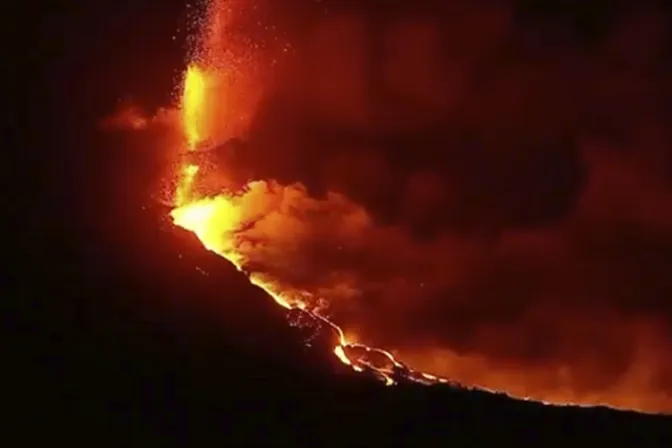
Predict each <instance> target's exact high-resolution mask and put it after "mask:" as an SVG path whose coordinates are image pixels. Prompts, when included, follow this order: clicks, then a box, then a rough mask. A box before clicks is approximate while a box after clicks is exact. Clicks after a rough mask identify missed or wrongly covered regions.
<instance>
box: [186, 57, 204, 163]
mask: <svg viewBox="0 0 672 448" xmlns="http://www.w3.org/2000/svg"><path fill="white" fill-rule="evenodd" d="M205 95H206V80H205V72H204V71H202V70H199V69H197V68H196V67H193V66H190V67H189V68H188V69H187V73H186V75H185V76H184V90H183V94H182V123H183V128H184V133H185V137H186V140H187V145H188V148H189V150H190V151H194V150H195V149H196V145H197V144H198V143H200V142H201V141H203V134H204V132H205V129H204V127H205V126H204V125H205V122H204V119H205V112H206V111H205V110H204V106H205Z"/></svg>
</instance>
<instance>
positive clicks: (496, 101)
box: [204, 1, 672, 411]
mask: <svg viewBox="0 0 672 448" xmlns="http://www.w3.org/2000/svg"><path fill="white" fill-rule="evenodd" d="M287 3H288V4H289V3H297V5H294V6H295V7H294V6H292V7H291V8H290V6H288V5H285V6H284V7H283V9H282V10H281V9H279V8H277V9H276V8H271V6H266V7H265V9H264V8H261V9H263V10H264V11H265V12H264V13H263V14H265V15H264V16H263V17H262V16H260V17H256V16H254V18H255V20H252V19H251V18H250V17H251V16H253V15H254V14H253V13H252V12H251V13H250V14H251V16H250V17H247V19H246V21H245V22H244V23H241V24H239V25H238V28H236V27H233V28H232V29H234V30H235V32H236V33H241V34H243V35H245V36H248V41H245V42H244V44H240V45H241V48H243V47H244V48H245V51H244V52H242V53H241V54H245V55H250V54H251V55H252V56H245V57H238V56H236V58H237V59H236V60H239V61H244V63H242V66H243V67H252V68H250V69H249V70H247V69H244V70H241V75H240V76H238V75H231V80H230V82H229V83H228V84H227V86H228V87H227V88H228V89H229V90H230V91H235V92H237V95H238V96H237V97H236V98H248V99H249V101H248V102H241V101H242V100H241V101H237V102H236V101H234V102H233V103H231V102H229V103H227V102H226V98H225V97H226V95H225V94H222V96H221V97H220V96H218V95H217V94H213V96H212V98H213V101H220V100H221V107H222V108H227V111H226V113H224V112H218V113H216V114H214V115H213V120H214V121H213V123H214V124H213V125H212V126H214V127H215V128H217V129H219V127H220V126H221V129H224V128H225V127H226V126H228V125H229V123H230V122H231V120H230V118H228V117H229V116H231V114H236V116H240V117H242V116H244V117H249V119H246V121H245V122H244V123H245V124H244V126H242V127H241V128H239V129H237V130H236V132H235V134H236V136H238V137H240V138H242V139H243V140H244V141H245V143H244V149H241V150H238V151H237V152H236V153H235V157H233V156H232V154H231V152H230V151H220V152H219V153H217V151H215V152H213V153H212V154H210V155H209V156H208V157H210V158H211V162H212V163H211V171H212V172H215V173H216V172H218V168H217V167H219V169H220V172H221V170H226V171H227V172H228V171H238V172H245V173H248V174H246V176H245V177H246V179H245V181H246V180H249V179H261V180H257V181H256V182H254V183H252V184H251V185H250V186H249V189H248V191H247V192H246V193H245V194H244V195H243V196H241V197H240V198H239V199H238V201H240V203H241V204H242V205H241V210H244V211H245V212H244V213H245V219H244V221H245V222H246V223H248V224H247V225H246V226H245V227H244V228H243V229H241V230H239V231H238V232H237V233H236V236H237V238H236V249H237V251H238V252H239V253H241V254H242V255H243V258H244V259H245V260H246V269H247V270H249V271H252V272H257V273H260V274H263V275H264V276H267V277H268V278H272V279H274V281H276V282H278V283H279V284H282V285H283V288H285V289H289V290H301V291H308V292H310V293H311V294H313V296H314V297H317V298H319V299H320V301H319V304H316V306H320V307H323V308H324V309H325V310H326V311H325V313H328V314H329V315H330V316H331V317H333V320H334V321H335V322H338V323H339V325H342V327H343V329H344V331H345V332H346V334H348V336H349V337H350V338H352V339H354V340H361V341H363V342H366V343H367V344H369V345H374V346H380V347H384V348H385V349H388V350H390V351H392V352H393V353H395V355H398V357H399V358H400V359H401V360H403V361H405V362H407V363H408V364H409V365H411V366H412V367H413V368H416V369H421V370H425V371H428V372H431V373H434V374H439V375H442V376H444V377H447V378H451V379H454V380H457V381H460V382H463V383H465V384H477V385H482V386H485V387H488V388H492V389H497V390H503V391H506V392H510V393H513V394H516V395H523V396H532V397H534V398H540V399H544V400H551V401H559V402H581V403H608V404H612V405H616V406H622V407H629V408H637V409H646V410H667V411H670V410H672V356H671V355H670V353H672V300H671V297H672V277H671V276H669V273H670V269H671V268H672V159H671V157H672V149H671V148H672V146H671V145H670V143H671V142H670V137H671V135H670V131H669V126H668V125H666V123H668V121H669V117H670V110H669V104H672V103H670V101H669V100H670V85H669V80H670V79H671V78H670V75H671V74H672V73H671V70H670V67H669V66H665V64H664V61H665V60H666V58H665V54H668V55H669V51H670V45H669V33H668V32H667V31H666V25H667V23H668V22H669V16H666V15H664V14H663V11H660V10H659V9H656V8H654V7H648V6H647V7H644V6H641V7H639V8H638V9H636V10H624V9H618V8H616V7H615V6H613V7H612V10H610V11H608V12H609V14H607V11H606V10H605V11H604V13H603V14H601V15H597V14H595V15H591V14H590V11H588V10H587V9H586V10H582V11H569V10H568V9H567V10H564V9H562V8H560V7H558V11H556V14H555V15H554V16H553V17H549V16H543V15H541V14H538V13H537V12H535V11H534V10H533V9H532V8H526V7H522V6H518V7H513V6H510V5H509V6H507V7H503V6H501V5H502V3H496V4H495V3H488V2H466V3H467V4H469V5H472V6H469V7H466V6H464V7H463V6H459V7H458V6H450V7H447V6H437V5H430V4H429V3H427V2H425V3H427V4H426V5H425V4H421V5H415V4H413V5H408V4H407V5H404V6H396V5H393V4H389V5H388V6H387V7H385V8H384V9H385V12H384V13H382V12H381V7H380V5H379V4H378V3H379V2H374V1H368V2H329V1H323V2H299V1H297V2H287ZM415 3H418V2H415ZM453 3H454V4H455V5H457V4H458V3H460V2H457V3H456V2H453ZM556 3H558V5H560V4H561V3H562V2H556ZM284 4H285V2H283V5H284ZM477 4H478V6H476V5H477ZM493 5H496V6H493ZM255 11H256V10H255ZM561 12H564V15H563V14H561ZM255 14H262V13H260V12H255ZM271 18H272V19H271ZM232 26H233V25H232ZM232 32H234V31H232ZM215 34H216V33H215ZM219 38H221V36H220V37H219ZM215 40H216V39H215ZM216 42H219V41H217V40H216ZM234 42H238V41H235V40H234ZM250 42H262V43H264V44H263V45H261V44H258V45H257V44H255V45H256V46H255V45H251V44H250ZM210 48H212V47H210ZM227 48H228V51H233V50H231V47H230V46H229V47H227ZM251 48H252V49H251ZM243 73H244V74H245V75H246V76H247V77H246V76H243V75H242V74H243ZM237 83H238V84H237ZM236 86H238V87H236ZM255 86H256V87H255ZM262 86H263V87H262ZM257 87H258V88H257ZM251 91H254V95H253V97H249V96H248V97H246V95H245V94H246V92H251ZM227 114H228V115H227ZM225 115H226V117H225ZM243 128H244V130H243V131H241V130H240V129H243ZM212 134H213V135H215V136H216V138H215V140H223V139H225V138H223V137H224V136H226V137H230V135H225V134H226V133H225V132H215V131H213V132H212ZM204 176H206V177H207V173H206V174H204ZM247 178H249V179H247ZM204 179H205V178H204ZM204 182H205V180H204ZM227 230H228V229H227Z"/></svg>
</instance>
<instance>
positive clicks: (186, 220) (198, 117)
mask: <svg viewBox="0 0 672 448" xmlns="http://www.w3.org/2000/svg"><path fill="white" fill-rule="evenodd" d="M206 86H207V73H206V71H205V70H203V69H201V68H199V67H197V66H195V65H191V66H189V67H188V69H187V72H186V74H185V79H184V87H183V93H182V104H181V114H182V128H183V132H184V139H185V142H186V145H187V150H188V151H189V152H194V151H196V150H197V147H198V145H199V144H201V143H203V142H204V141H205V135H206V131H205V129H204V123H205V121H204V119H205V114H204V111H203V102H204V99H205V95H206V92H205V89H206ZM198 171H199V166H198V165H197V164H192V163H184V164H183V165H182V167H181V169H180V173H179V178H178V182H177V188H176V192H175V205H176V207H175V208H174V209H173V210H172V212H171V216H172V218H173V222H174V223H175V224H176V225H178V226H180V227H182V228H184V229H186V230H189V231H191V232H193V233H194V234H196V236H198V238H199V239H200V241H201V242H202V243H203V245H204V246H205V248H207V249H208V250H210V251H212V252H214V253H216V254H218V255H220V256H222V257H224V258H226V259H227V260H229V261H230V262H231V263H233V264H234V265H235V266H236V268H237V269H238V270H240V271H243V272H244V268H245V263H246V261H247V260H245V257H244V256H243V254H241V253H239V252H238V251H236V245H235V239H236V231H237V230H238V229H240V228H241V227H243V226H244V225H245V224H246V223H247V219H246V215H247V211H246V210H245V208H244V204H243V203H242V201H241V199H242V197H243V196H244V195H245V194H248V192H250V191H254V189H255V187H257V186H258V183H255V182H251V183H250V184H248V186H247V190H246V191H244V192H243V193H241V194H226V193H222V194H220V195H218V196H215V197H199V196H198V192H197V191H195V188H194V179H195V176H196V175H197V174H198ZM248 277H249V279H250V282H251V283H252V284H254V285H256V286H258V287H260V288H262V289H263V290H264V291H266V292H267V293H268V294H269V295H270V296H271V297H272V298H273V299H274V300H275V302H276V303H277V304H278V305H280V306H282V307H284V308H286V309H288V310H292V309H295V310H296V309H298V310H301V311H302V312H304V313H306V314H307V315H308V316H310V317H311V318H312V319H314V320H316V321H319V322H321V323H323V324H325V325H327V326H328V327H330V328H331V329H332V330H333V331H334V332H335V333H336V334H337V335H338V345H336V347H335V348H334V354H335V355H336V356H337V357H338V359H339V360H340V361H341V362H342V363H344V364H346V365H348V366H351V367H352V368H353V369H354V370H356V371H358V372H362V371H364V370H369V371H370V372H372V373H373V374H374V375H376V376H377V377H379V378H380V379H382V380H383V381H385V384H387V385H393V384H395V383H396V379H395V378H397V379H399V378H404V379H407V380H410V381H415V382H419V383H423V384H432V383H439V382H441V383H447V382H448V381H447V380H445V379H443V378H439V377H436V376H434V375H430V374H427V373H422V372H416V371H413V370H412V369H410V368H408V367H407V366H405V365H404V364H403V363H401V362H399V361H398V360H397V359H395V358H394V356H393V355H392V354H391V353H389V352H387V351H385V350H382V349H378V348H372V347H368V346H366V345H364V344H360V343H356V342H353V341H350V340H349V339H348V337H347V336H346V335H345V333H344V332H343V330H342V329H341V328H340V327H339V326H338V325H337V324H335V323H334V322H333V321H331V320H330V319H329V318H328V317H327V316H325V315H323V314H322V313H320V311H319V309H317V308H316V307H311V305H310V304H309V303H308V302H307V301H306V300H305V299H306V298H309V297H311V294H309V293H308V292H306V291H285V290H282V289H281V288H280V287H279V285H278V284H276V283H274V282H273V281H272V280H270V279H266V278H263V276H262V275H259V274H256V273H250V274H249V275H248ZM378 359H379V360H378Z"/></svg>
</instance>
